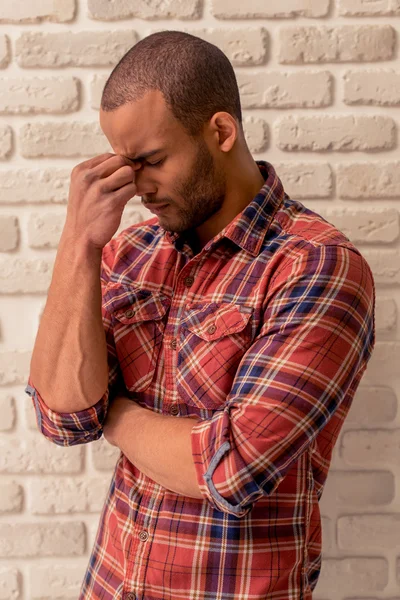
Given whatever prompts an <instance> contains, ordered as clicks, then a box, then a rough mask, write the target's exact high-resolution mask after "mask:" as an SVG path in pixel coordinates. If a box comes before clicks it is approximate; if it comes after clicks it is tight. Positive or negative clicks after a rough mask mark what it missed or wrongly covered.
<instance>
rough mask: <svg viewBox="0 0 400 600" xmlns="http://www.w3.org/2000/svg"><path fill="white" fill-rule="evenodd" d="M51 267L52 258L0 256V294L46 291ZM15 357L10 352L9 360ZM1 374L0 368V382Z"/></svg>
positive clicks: (49, 281)
mask: <svg viewBox="0 0 400 600" xmlns="http://www.w3.org/2000/svg"><path fill="white" fill-rule="evenodd" d="M53 267H54V260H52V261H49V260H43V259H38V258H32V259H28V258H18V257H16V258H14V257H13V258H11V256H8V257H6V258H3V257H0V294H31V293H32V292H42V293H47V291H48V288H49V286H50V283H51V276H52V272H53ZM3 356H4V353H3ZM12 357H13V358H12ZM16 358H17V356H15V357H14V354H13V353H10V360H14V359H16ZM9 366H10V365H9ZM1 375H2V369H1V368H0V384H1ZM9 383H11V382H9ZM21 383H23V382H22V381H21Z"/></svg>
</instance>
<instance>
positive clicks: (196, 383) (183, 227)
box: [26, 31, 375, 600]
mask: <svg viewBox="0 0 400 600" xmlns="http://www.w3.org/2000/svg"><path fill="white" fill-rule="evenodd" d="M100 123H101V126H102V129H103V131H104V133H105V135H106V136H107V138H108V140H109V141H110V144H111V146H112V148H113V150H114V151H115V154H105V155H101V156H100V157H95V158H93V159H90V160H88V161H85V162H84V163H82V164H81V165H78V166H77V167H75V169H74V170H73V172H72V177H71V187H70V195H69V202H68V212H67V218H66V223H65V227H64V230H63V235H62V238H61V240H60V245H59V248H58V253H57V258H56V263H55V267H54V272H53V279H52V283H51V286H50V290H49V295H48V301H47V304H46V308H45V311H44V314H43V317H42V320H41V323H40V327H39V331H38V335H37V339H36V342H35V347H34V352H33V356H32V362H31V372H30V378H29V383H28V386H27V388H26V391H27V392H28V393H29V394H31V395H32V397H33V400H34V405H35V408H36V411H37V417H38V426H39V428H40V430H41V431H42V433H43V434H44V435H45V436H46V437H47V438H49V439H50V440H52V441H53V442H54V443H56V444H60V445H65V446H68V445H74V444H82V443H86V442H90V441H92V440H97V439H99V438H100V437H101V435H102V434H104V437H105V438H106V439H107V440H108V441H109V442H110V443H111V444H113V445H115V446H117V447H118V448H120V450H121V454H120V457H119V459H118V462H117V464H116V467H115V471H114V474H113V477H112V481H111V485H110V488H109V490H108V493H107V497H106V500H105V504H104V508H103V511H102V514H101V517H100V523H99V528H98V531H97V536H96V541H95V544H94V546H93V549H92V555H91V557H90V562H89V564H88V567H87V571H86V575H85V578H84V581H83V584H82V588H81V592H80V596H79V599H80V600H89V599H90V600H95V599H99V600H100V599H102V600H111V599H114V600H117V599H123V600H133V599H137V600H169V599H173V600H177V599H182V600H206V599H207V600H213V599H221V600H245V599H246V600H247V599H248V598H251V599H252V600H261V599H263V600H265V598H274V600H288V599H289V598H291V599H293V600H294V599H296V600H310V599H311V598H312V590H313V589H314V588H315V585H316V583H317V580H318V576H319V572H320V566H321V519H320V513H319V504H318V503H319V500H320V498H321V494H322V491H323V487H324V483H325V480H326V477H327V473H328V469H329V465H330V461H331V455H332V450H333V447H334V444H335V442H336V439H337V437H338V435H339V432H340V429H341V427H342V425H343V422H344V419H345V417H346V415H347V413H348V410H349V408H350V405H351V401H352V399H353V397H354V393H355V391H356V389H357V386H358V384H359V382H360V379H361V377H362V375H363V373H364V371H365V368H366V365H367V362H368V360H369V358H370V356H371V352H372V349H373V345H374V340H375V336H374V303H375V294H374V283H373V277H372V274H371V271H370V269H369V267H368V265H367V263H366V261H365V260H364V258H363V257H362V256H361V254H360V253H359V252H358V250H357V249H356V248H355V247H354V246H353V245H352V244H351V243H350V241H349V240H348V239H347V238H346V237H345V236H344V235H343V234H342V233H341V232H340V231H338V230H337V229H335V228H334V227H333V226H332V225H331V224H329V223H328V222H327V221H325V220H324V219H322V218H321V217H320V216H319V215H317V214H316V213H314V212H312V211H311V210H308V209H306V208H305V207H304V206H303V205H302V204H301V203H300V202H297V201H294V200H291V199H290V198H289V196H288V195H287V194H286V193H285V192H284V189H283V187H282V183H281V181H280V179H279V177H278V176H277V174H276V172H275V170H274V168H273V166H272V165H271V164H270V163H269V162H266V161H254V159H253V158H252V156H251V154H250V152H249V149H248V147H247V144H246V141H245V138H244V134H243V128H242V116H241V110H240V100H239V92H238V89H237V84H236V79H235V76H234V72H233V69H232V67H231V65H230V63H229V61H228V59H227V58H226V56H225V55H224V54H223V53H222V52H221V51H220V50H219V49H218V48H216V47H215V46H213V45H212V44H209V43H207V42H205V41H203V40H201V39H199V38H196V37H195V36H192V35H190V34H185V33H182V32H177V31H166V32H161V33H157V34H153V35H150V36H148V37H147V38H145V39H144V40H142V41H141V42H139V43H138V44H136V45H135V46H134V47H133V48H132V49H131V50H130V51H129V52H128V53H127V54H126V55H125V56H124V57H123V58H122V59H121V61H120V62H119V63H118V65H117V66H116V67H115V69H114V70H113V72H112V73H111V75H110V78H109V80H108V81H107V84H106V86H105V88H104V91H103V97H102V104H101V111H100ZM135 194H138V195H140V196H141V198H142V201H143V203H144V204H145V205H146V206H147V207H148V208H149V209H150V210H152V211H154V212H155V213H156V214H155V216H154V217H153V218H151V219H148V220H146V221H145V222H143V223H139V224H135V225H132V226H131V227H128V228H127V229H125V230H124V231H122V232H121V233H120V234H119V235H118V236H116V237H115V238H113V239H111V238H112V236H113V235H114V233H115V232H116V230H117V229H118V226H119V224H120V218H121V214H122V212H123V208H124V206H125V204H126V202H127V201H128V200H129V199H130V198H132V197H133V196H134V195H135ZM157 208H158V210H157ZM99 274H100V278H99ZM100 283H101V288H100ZM107 367H108V368H107ZM99 398H100V399H99Z"/></svg>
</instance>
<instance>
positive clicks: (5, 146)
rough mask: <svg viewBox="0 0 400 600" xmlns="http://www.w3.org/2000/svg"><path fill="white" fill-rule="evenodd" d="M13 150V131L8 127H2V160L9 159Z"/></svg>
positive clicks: (0, 136) (0, 126) (0, 143)
mask: <svg viewBox="0 0 400 600" xmlns="http://www.w3.org/2000/svg"><path fill="white" fill-rule="evenodd" d="M12 149H13V137H12V129H11V127H9V126H8V125H0V160H3V159H5V158H9V157H10V154H11V152H12Z"/></svg>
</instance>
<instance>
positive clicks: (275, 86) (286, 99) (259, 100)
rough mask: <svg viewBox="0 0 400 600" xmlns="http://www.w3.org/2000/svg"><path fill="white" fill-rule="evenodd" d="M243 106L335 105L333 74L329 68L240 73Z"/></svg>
mask: <svg viewBox="0 0 400 600" xmlns="http://www.w3.org/2000/svg"><path fill="white" fill-rule="evenodd" d="M237 81H238V87H239V92H240V99H241V104H242V109H248V108H316V107H321V106H330V105H331V104H332V82H333V77H332V75H331V73H329V72H328V71H305V72H302V73H296V72H295V73H287V72H285V73H283V72H276V71H275V72H269V73H267V72H264V71H260V72H257V73H241V72H239V73H238V74H237Z"/></svg>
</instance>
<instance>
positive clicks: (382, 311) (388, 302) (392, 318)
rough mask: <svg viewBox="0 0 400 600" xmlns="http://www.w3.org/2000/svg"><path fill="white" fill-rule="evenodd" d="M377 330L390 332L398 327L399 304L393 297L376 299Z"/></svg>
mask: <svg viewBox="0 0 400 600" xmlns="http://www.w3.org/2000/svg"><path fill="white" fill-rule="evenodd" d="M375 320H376V331H377V332H379V333H389V332H391V331H395V330H396V329H397V304H396V302H395V301H394V299H393V298H377V299H376V315H375Z"/></svg>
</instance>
